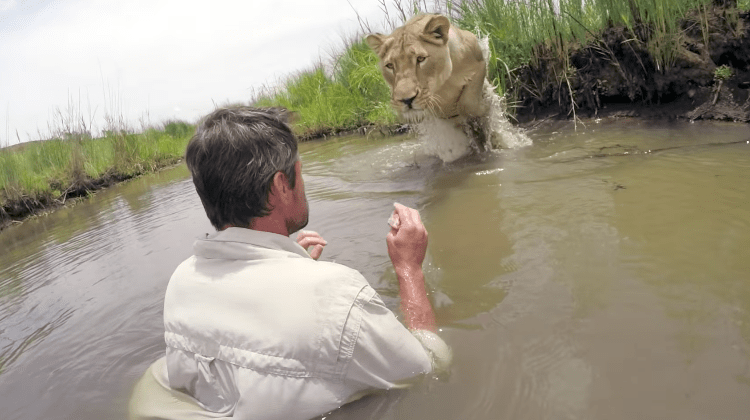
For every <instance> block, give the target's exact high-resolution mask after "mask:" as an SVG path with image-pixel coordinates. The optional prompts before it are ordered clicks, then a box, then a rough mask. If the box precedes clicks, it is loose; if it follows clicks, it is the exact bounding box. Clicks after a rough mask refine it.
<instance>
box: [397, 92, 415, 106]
mask: <svg viewBox="0 0 750 420" xmlns="http://www.w3.org/2000/svg"><path fill="white" fill-rule="evenodd" d="M415 99H417V95H416V94H415V95H414V96H412V97H411V98H405V99H399V102H402V103H403V104H404V105H406V108H408V109H413V108H412V106H411V104H412V102H414V100H415Z"/></svg>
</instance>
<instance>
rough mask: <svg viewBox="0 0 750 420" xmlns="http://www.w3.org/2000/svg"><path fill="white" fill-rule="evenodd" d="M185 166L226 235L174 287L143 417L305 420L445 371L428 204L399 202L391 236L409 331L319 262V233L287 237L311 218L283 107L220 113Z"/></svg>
mask: <svg viewBox="0 0 750 420" xmlns="http://www.w3.org/2000/svg"><path fill="white" fill-rule="evenodd" d="M185 158H186V161H187V165H188V168H189V169H190V172H191V174H192V178H193V182H194V184H195V188H196V191H197V192H198V195H199V196H200V199H201V202H202V203H203V207H204V209H205V211H206V215H207V216H208V218H209V219H210V220H211V223H212V224H213V226H214V227H215V228H216V229H217V233H215V234H213V235H211V236H207V237H206V238H205V239H200V240H198V241H196V242H195V245H194V250H195V255H194V256H192V257H191V258H189V259H187V260H186V261H185V262H183V263H182V264H181V265H180V266H179V267H178V268H177V269H176V270H175V272H174V274H173V275H172V278H171V279H170V281H169V285H168V287H167V291H166V296H165V299H164V328H165V334H164V337H165V341H166V344H167V351H166V357H164V358H162V359H160V360H158V361H157V362H156V363H154V364H153V365H152V366H151V367H150V368H149V370H148V371H147V372H146V374H145V375H144V376H143V378H141V380H140V382H139V383H138V384H137V385H136V389H135V391H134V394H133V397H132V399H131V406H130V411H131V413H130V414H131V418H137V419H143V418H165V419H172V418H175V419H178V418H179V419H190V418H237V419H257V420H260V419H285V420H289V419H300V420H304V419H309V418H311V417H314V416H317V415H320V414H324V413H326V412H328V411H330V410H333V409H335V408H337V407H339V406H341V405H343V404H346V403H347V402H350V401H353V400H355V399H357V398H360V397H361V396H363V395H365V394H366V393H368V391H371V390H372V389H378V388H381V389H387V388H392V387H395V386H398V385H399V384H403V383H404V381H405V380H408V379H409V378H413V377H415V376H418V375H420V374H424V373H428V372H431V371H433V370H436V369H444V368H445V367H446V366H447V364H448V363H449V361H450V350H449V349H448V348H447V346H446V345H445V343H444V342H442V340H440V338H439V337H438V336H437V335H436V334H435V333H434V332H435V330H436V329H435V319H434V314H433V311H432V307H431V306H430V302H429V300H428V299H427V296H426V294H425V288H424V275H423V273H422V267H421V265H422V261H423V260H424V256H425V251H426V247H427V232H426V230H425V228H424V225H423V224H422V222H421V220H420V218H419V213H418V212H417V211H416V210H413V209H410V208H408V207H405V206H402V205H399V204H396V205H395V211H394V214H393V216H392V219H393V221H392V222H391V224H392V227H391V230H390V232H389V233H388V234H387V237H386V242H387V246H388V255H389V256H390V258H391V261H392V263H393V266H394V269H395V271H396V275H397V277H398V281H399V286H400V293H401V309H402V311H403V313H404V317H405V323H406V327H408V329H407V328H405V327H404V326H403V325H402V324H401V323H400V322H399V321H398V320H397V319H396V317H395V316H394V314H393V313H392V312H391V311H390V310H388V309H387V308H386V307H385V305H384V304H383V301H382V300H381V299H380V297H379V296H378V294H377V293H376V292H375V291H374V290H373V289H372V288H371V287H370V286H369V284H368V283H367V281H366V280H365V279H364V277H363V276H362V275H361V274H360V273H359V272H357V271H356V270H353V269H351V268H348V267H345V266H342V265H339V264H334V263H330V262H322V261H317V259H318V258H319V257H320V255H321V252H322V251H323V247H324V246H325V245H326V241H325V240H324V239H323V238H322V237H321V236H320V235H318V234H317V233H315V232H304V231H303V232H301V233H300V234H299V235H298V236H297V241H296V242H295V241H294V240H292V239H290V238H289V235H291V234H293V233H295V232H297V231H300V230H301V229H302V228H304V227H305V226H306V225H307V222H308V215H309V212H308V204H307V198H306V196H305V186H304V181H303V179H302V165H301V163H300V161H299V155H298V152H297V141H296V138H295V137H294V135H293V134H292V132H291V130H290V129H289V127H288V126H287V125H286V123H285V120H284V117H283V114H282V113H280V112H279V111H277V110H269V109H255V108H248V107H238V108H231V109H219V110H217V111H215V112H213V113H212V114H210V115H209V116H207V117H206V118H205V120H204V121H203V122H202V123H201V124H200V125H199V127H198V128H197V130H196V133H195V136H194V137H193V138H192V139H191V141H190V143H189V144H188V147H187V150H186V154H185ZM307 248H312V250H311V252H310V254H308V253H307V251H306V249H307Z"/></svg>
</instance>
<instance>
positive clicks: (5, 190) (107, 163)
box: [0, 121, 194, 230]
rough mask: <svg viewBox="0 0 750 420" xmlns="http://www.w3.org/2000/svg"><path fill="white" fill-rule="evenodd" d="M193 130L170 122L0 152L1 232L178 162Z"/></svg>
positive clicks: (62, 136)
mask: <svg viewBox="0 0 750 420" xmlns="http://www.w3.org/2000/svg"><path fill="white" fill-rule="evenodd" d="M193 132H194V127H193V126H192V125H191V124H188V123H186V122H182V121H171V122H167V123H165V124H164V125H163V127H161V128H159V129H156V128H149V129H146V130H144V131H143V132H142V133H132V132H127V131H125V130H120V131H108V132H106V133H105V135H104V136H103V137H101V138H92V137H91V136H90V134H88V132H86V131H85V130H78V129H71V130H66V131H64V132H60V133H59V135H58V136H56V138H53V139H50V140H45V141H34V142H27V143H20V144H18V145H15V146H12V147H7V148H3V149H0V192H1V194H0V230H2V229H4V228H6V227H8V226H10V225H12V224H15V223H18V222H20V221H22V220H24V219H26V218H28V217H30V216H33V215H36V214H39V213H44V212H48V211H51V210H53V209H55V208H58V207H61V206H64V205H66V204H70V202H71V200H77V199H79V198H81V197H86V196H88V195H89V194H91V193H92V192H94V191H97V190H100V189H103V188H106V187H109V186H111V185H113V184H116V183H119V182H122V181H125V180H128V179H131V178H134V177H137V176H140V175H143V174H146V173H151V172H155V171H158V170H160V169H163V168H165V167H169V166H172V165H174V164H175V163H177V162H179V161H180V160H181V159H182V156H183V154H184V151H185V147H186V145H187V142H188V140H189V139H190V137H191V136H192V135H193Z"/></svg>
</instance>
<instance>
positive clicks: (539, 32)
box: [452, 0, 747, 93]
mask: <svg viewBox="0 0 750 420" xmlns="http://www.w3.org/2000/svg"><path fill="white" fill-rule="evenodd" d="M711 3H712V2H711V0H586V1H583V0H559V3H558V5H556V4H555V3H553V1H552V0H525V1H522V2H519V1H514V0H469V1H467V2H463V3H461V4H460V5H459V6H457V7H454V8H453V9H452V12H453V13H452V14H453V15H454V18H455V20H456V22H457V23H458V25H459V26H461V27H463V28H465V29H470V30H474V31H475V32H478V33H481V34H483V35H485V36H488V37H489V40H490V54H491V58H490V63H489V67H490V69H489V70H490V71H489V76H490V78H491V79H492V80H493V81H494V82H495V84H496V85H497V86H498V87H499V90H500V93H503V92H504V91H506V90H507V89H508V88H509V87H510V85H511V83H512V82H513V80H512V79H513V76H512V75H513V71H514V70H516V69H518V68H520V67H522V66H525V65H531V66H536V65H538V64H539V61H540V59H549V58H553V59H555V58H556V59H557V61H558V62H559V63H560V64H561V66H562V68H559V69H555V70H556V71H558V72H559V73H560V76H564V74H565V72H566V71H569V70H570V69H569V67H567V68H566V65H569V63H568V61H567V60H568V57H569V53H570V51H571V49H573V48H575V47H576V46H580V45H586V44H589V43H596V42H597V41H599V37H600V36H601V34H602V31H604V30H605V29H607V28H612V27H624V28H627V29H628V30H629V31H630V32H631V33H633V34H634V36H633V38H632V39H631V40H630V42H635V43H644V44H646V46H647V49H648V50H649V52H650V53H651V55H652V57H654V60H655V63H656V66H657V70H658V71H662V72H663V71H666V70H667V69H669V67H670V66H671V65H672V64H673V63H674V61H675V58H676V56H677V54H678V53H679V50H680V45H681V41H682V37H683V30H682V28H681V26H680V25H681V20H682V19H685V18H686V17H687V16H688V15H689V12H693V13H694V15H695V16H696V18H695V20H696V24H698V25H700V29H701V31H703V33H704V38H705V39H706V40H707V37H708V23H707V22H706V21H705V20H702V19H701V17H705V15H706V10H707V8H708V7H711ZM745 3H747V1H745Z"/></svg>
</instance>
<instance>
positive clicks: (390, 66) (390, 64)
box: [385, 63, 393, 70]
mask: <svg viewBox="0 0 750 420" xmlns="http://www.w3.org/2000/svg"><path fill="white" fill-rule="evenodd" d="M385 68H387V69H391V70H393V63H388V64H386V65H385Z"/></svg>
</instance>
